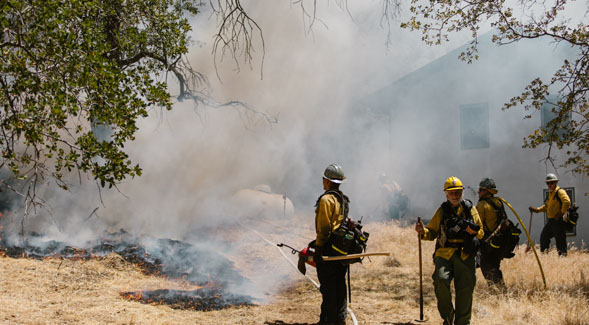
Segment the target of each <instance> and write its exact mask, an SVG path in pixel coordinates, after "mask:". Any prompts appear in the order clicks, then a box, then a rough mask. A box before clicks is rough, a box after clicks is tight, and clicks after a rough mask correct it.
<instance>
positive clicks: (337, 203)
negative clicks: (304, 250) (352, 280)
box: [313, 164, 350, 325]
mask: <svg viewBox="0 0 589 325" xmlns="http://www.w3.org/2000/svg"><path fill="white" fill-rule="evenodd" d="M345 179H346V177H345V176H344V172H343V170H342V168H341V167H340V166H339V165H337V164H331V165H329V166H327V168H326V169H325V172H324V173H323V189H324V190H325V192H324V193H323V194H322V195H321V196H320V197H319V198H318V199H317V203H316V204H315V206H316V209H315V232H316V234H317V237H316V239H315V243H314V248H315V254H314V256H313V260H314V261H315V263H316V265H317V278H318V279H319V284H320V285H321V286H320V288H319V290H320V291H321V297H322V302H321V316H320V320H319V323H317V324H335V325H340V324H345V323H346V316H347V314H346V312H347V303H348V301H347V295H346V290H347V288H346V271H347V266H346V265H344V264H342V263H341V262H340V261H330V262H327V261H323V259H322V256H324V255H325V256H333V255H338V254H336V252H335V251H334V248H333V247H332V246H331V245H330V244H329V236H330V235H331V233H333V232H334V231H335V230H337V229H338V228H339V227H340V225H341V224H342V222H343V221H344V219H345V217H346V216H347V214H348V204H349V202H350V201H349V199H348V197H347V196H346V195H345V194H343V193H342V192H341V191H340V190H339V186H340V184H341V183H343V182H344V181H345Z"/></svg>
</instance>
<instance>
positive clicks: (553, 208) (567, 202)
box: [537, 186, 571, 220]
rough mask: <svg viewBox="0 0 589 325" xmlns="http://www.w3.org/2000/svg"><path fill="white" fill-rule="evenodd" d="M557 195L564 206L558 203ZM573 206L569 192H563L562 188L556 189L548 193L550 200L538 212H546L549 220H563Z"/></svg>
mask: <svg viewBox="0 0 589 325" xmlns="http://www.w3.org/2000/svg"><path fill="white" fill-rule="evenodd" d="M556 195H558V197H559V198H560V201H561V202H562V204H560V203H559V202H558V199H557V198H556ZM570 206H571V199H570V198H569V196H568V194H567V191H565V190H562V191H561V188H560V187H558V186H557V187H556V188H554V192H549V193H548V199H547V200H546V202H545V203H544V205H542V206H540V207H538V208H537V209H538V212H546V216H547V217H548V219H556V220H562V216H563V215H564V214H565V213H566V212H567V210H568V209H569V207H570Z"/></svg>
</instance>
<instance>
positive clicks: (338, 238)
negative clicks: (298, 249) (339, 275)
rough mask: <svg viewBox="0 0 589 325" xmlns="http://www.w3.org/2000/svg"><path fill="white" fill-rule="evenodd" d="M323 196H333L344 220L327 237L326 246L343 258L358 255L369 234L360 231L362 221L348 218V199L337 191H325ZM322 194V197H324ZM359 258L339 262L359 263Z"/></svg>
mask: <svg viewBox="0 0 589 325" xmlns="http://www.w3.org/2000/svg"><path fill="white" fill-rule="evenodd" d="M325 194H334V196H335V197H336V198H337V199H338V201H339V202H340V207H341V209H343V211H340V212H343V215H344V220H343V221H342V223H341V225H340V226H339V227H338V228H337V229H336V230H335V231H334V232H332V233H331V235H329V240H328V242H327V243H328V244H329V245H330V246H331V249H332V250H333V252H335V254H337V255H339V256H345V255H348V254H360V253H363V252H365V251H366V242H367V241H368V236H369V234H368V233H367V232H365V231H362V221H361V220H359V221H357V222H356V221H352V219H350V218H349V217H348V212H349V202H350V201H349V200H348V197H347V196H345V195H343V193H341V192H339V191H333V190H330V191H327V192H325ZM325 194H324V195H325ZM361 261H362V259H361V258H354V259H349V260H341V261H340V262H341V263H342V264H344V265H349V264H353V263H358V262H361Z"/></svg>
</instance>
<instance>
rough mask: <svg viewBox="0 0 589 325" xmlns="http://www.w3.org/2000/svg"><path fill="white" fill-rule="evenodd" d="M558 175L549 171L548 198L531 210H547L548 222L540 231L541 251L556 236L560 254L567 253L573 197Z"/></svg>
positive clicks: (547, 182)
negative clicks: (560, 183) (571, 197)
mask: <svg viewBox="0 0 589 325" xmlns="http://www.w3.org/2000/svg"><path fill="white" fill-rule="evenodd" d="M557 184H558V177H556V175H554V174H552V173H549V174H548V175H546V186H547V187H548V190H549V193H548V199H546V201H545V202H544V205H542V206H540V207H537V208H534V207H532V206H530V208H529V209H530V212H536V213H538V212H546V217H548V222H546V224H545V225H544V228H542V232H541V233H540V251H542V252H544V251H546V250H547V249H548V248H549V247H550V239H551V238H552V237H554V239H555V241H556V249H557V250H558V255H563V256H566V255H567V239H566V229H565V226H566V220H563V217H566V212H567V210H568V209H569V207H570V206H571V199H570V198H569V196H568V194H567V192H566V191H565V190H564V189H561V188H560V187H559V186H558V185H557Z"/></svg>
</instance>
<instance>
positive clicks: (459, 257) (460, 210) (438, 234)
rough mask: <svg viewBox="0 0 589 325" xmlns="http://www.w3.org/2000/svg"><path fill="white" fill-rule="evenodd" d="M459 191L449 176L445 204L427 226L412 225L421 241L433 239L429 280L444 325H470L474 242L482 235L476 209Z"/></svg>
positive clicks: (455, 180) (473, 282) (459, 182)
mask: <svg viewBox="0 0 589 325" xmlns="http://www.w3.org/2000/svg"><path fill="white" fill-rule="evenodd" d="M463 190H464V186H463V185H462V182H461V181H460V179H458V178H457V177H454V176H452V177H449V178H448V179H447V180H446V182H445V183H444V192H445V194H446V199H447V201H445V202H444V203H442V205H441V206H440V207H439V208H438V209H437V210H436V212H435V214H434V216H433V217H432V219H431V221H430V222H429V224H428V225H427V227H424V225H423V223H422V222H421V221H419V222H418V223H417V224H416V225H415V231H417V233H419V234H420V237H421V239H423V240H434V239H436V251H435V254H434V264H435V270H434V274H433V275H432V278H433V280H434V291H435V293H436V298H437V300H438V311H439V313H440V316H441V317H442V319H443V320H444V325H452V324H456V325H466V324H470V317H471V311H472V295H473V292H474V287H475V284H476V274H475V261H474V255H475V254H476V251H477V249H478V240H480V239H482V238H483V235H484V232H483V227H482V223H481V219H480V218H479V214H478V212H477V210H476V208H475V207H473V205H472V203H471V202H470V201H469V200H463V199H462V192H463ZM473 228H474V229H473ZM452 279H454V288H455V291H456V299H455V304H454V306H453V305H452V294H451V292H450V284H451V282H452Z"/></svg>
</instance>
